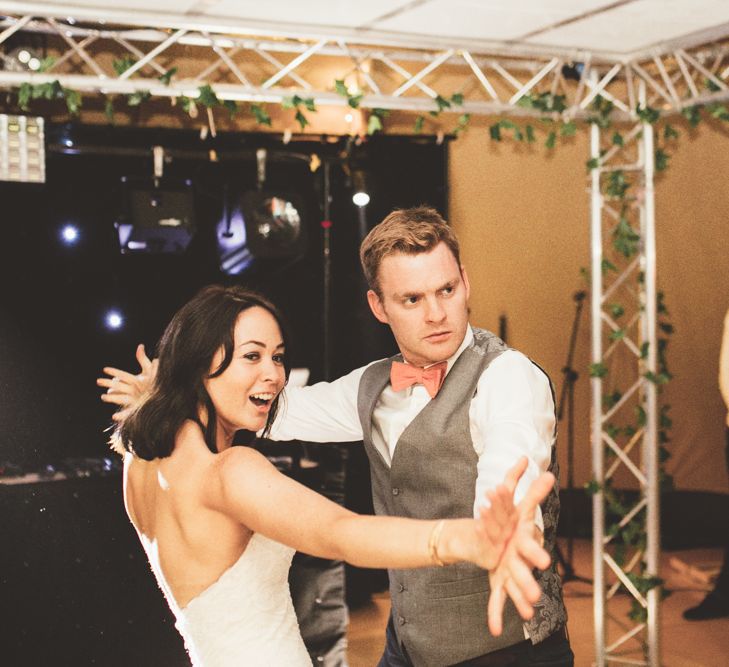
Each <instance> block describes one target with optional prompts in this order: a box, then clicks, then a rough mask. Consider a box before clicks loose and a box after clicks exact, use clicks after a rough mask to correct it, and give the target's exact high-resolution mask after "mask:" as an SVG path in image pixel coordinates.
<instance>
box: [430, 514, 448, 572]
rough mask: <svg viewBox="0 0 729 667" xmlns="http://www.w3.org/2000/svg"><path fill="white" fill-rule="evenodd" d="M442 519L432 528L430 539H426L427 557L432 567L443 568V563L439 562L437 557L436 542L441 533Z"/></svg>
mask: <svg viewBox="0 0 729 667" xmlns="http://www.w3.org/2000/svg"><path fill="white" fill-rule="evenodd" d="M444 523H445V520H444V519H441V520H440V521H439V522H438V523H436V524H435V526H433V530H432V531H431V532H430V538H429V539H428V555H429V556H430V560H431V562H432V563H433V565H437V566H438V567H443V566H444V565H445V563H444V562H443V561H442V560H441V558H440V556H439V555H438V542H439V540H440V534H441V532H442V531H443V524H444Z"/></svg>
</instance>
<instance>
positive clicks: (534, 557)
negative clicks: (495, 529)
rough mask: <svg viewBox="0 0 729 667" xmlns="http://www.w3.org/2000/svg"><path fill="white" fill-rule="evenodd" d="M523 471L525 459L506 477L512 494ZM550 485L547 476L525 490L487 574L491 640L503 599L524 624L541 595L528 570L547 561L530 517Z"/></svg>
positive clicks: (499, 622)
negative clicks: (506, 537)
mask: <svg viewBox="0 0 729 667" xmlns="http://www.w3.org/2000/svg"><path fill="white" fill-rule="evenodd" d="M522 466H523V467H522ZM524 469H526V459H525V458H524V459H522V460H520V462H519V463H517V465H516V466H514V468H512V470H511V471H509V474H507V478H506V479H505V486H507V487H508V488H511V489H512V493H513V489H514V488H516V482H518V480H519V478H520V477H521V475H522V474H523V472H524ZM519 470H521V472H519ZM554 481H555V480H554V475H552V474H551V473H548V472H547V473H543V474H542V475H541V476H540V477H538V478H537V479H536V480H535V481H534V482H533V483H532V485H531V486H530V487H529V490H528V491H527V493H526V496H524V499H523V500H522V501H521V502H520V503H519V504H518V505H517V508H516V509H517V514H518V522H517V525H516V528H515V530H514V531H513V534H512V535H511V537H510V538H509V540H508V542H507V544H506V547H505V549H504V552H503V554H502V556H501V560H500V561H499V563H498V565H497V566H496V567H495V568H493V569H492V570H490V571H489V582H490V585H491V593H490V596H489V604H488V625H489V630H490V631H491V634H493V635H494V636H498V635H500V634H501V632H502V629H503V620H502V615H503V611H504V605H505V603H506V596H507V595H508V596H509V597H510V598H511V599H512V601H513V602H514V605H515V606H516V609H517V611H518V612H519V615H520V616H521V617H522V618H523V619H525V620H528V619H530V618H531V617H532V616H533V615H534V608H533V605H534V604H536V603H537V602H538V601H539V598H540V596H541V593H542V591H541V589H540V587H539V584H538V583H537V582H536V580H535V579H534V576H533V575H532V569H533V568H535V567H536V568H539V569H540V570H543V569H545V568H547V567H549V563H550V560H551V559H550V556H549V554H548V553H547V552H546V551H545V550H544V549H543V548H542V546H541V541H542V540H541V533H540V532H539V530H538V529H537V527H536V526H535V525H534V515H535V512H536V508H537V506H538V505H539V503H541V502H542V501H543V500H544V498H546V497H547V494H549V492H550V491H551V490H552V487H553V486H554ZM512 484H513V486H512Z"/></svg>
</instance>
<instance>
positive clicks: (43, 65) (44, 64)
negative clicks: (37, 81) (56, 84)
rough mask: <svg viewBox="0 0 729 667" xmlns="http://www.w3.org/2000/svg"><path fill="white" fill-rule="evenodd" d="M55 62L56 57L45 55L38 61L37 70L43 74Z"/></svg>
mask: <svg viewBox="0 0 729 667" xmlns="http://www.w3.org/2000/svg"><path fill="white" fill-rule="evenodd" d="M55 64H56V58H54V57H53V56H46V57H45V58H43V60H41V61H40V66H39V67H38V72H39V73H40V74H43V73H44V72H47V71H48V70H49V69H51V67H53V66H54V65H55Z"/></svg>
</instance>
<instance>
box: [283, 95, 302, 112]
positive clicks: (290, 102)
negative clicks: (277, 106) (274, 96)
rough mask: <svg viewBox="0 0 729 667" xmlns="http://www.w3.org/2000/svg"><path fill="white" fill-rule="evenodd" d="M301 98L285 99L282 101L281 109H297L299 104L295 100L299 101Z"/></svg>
mask: <svg viewBox="0 0 729 667" xmlns="http://www.w3.org/2000/svg"><path fill="white" fill-rule="evenodd" d="M298 99H299V98H298V97H297V96H296V95H294V96H293V97H284V98H283V99H282V100H281V108H282V109H295V108H296V107H297V105H298V103H297V102H296V101H295V100H298Z"/></svg>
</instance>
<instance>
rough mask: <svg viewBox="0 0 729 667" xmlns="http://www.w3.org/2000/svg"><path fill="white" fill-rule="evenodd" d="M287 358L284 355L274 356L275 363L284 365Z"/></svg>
mask: <svg viewBox="0 0 729 667" xmlns="http://www.w3.org/2000/svg"><path fill="white" fill-rule="evenodd" d="M285 358H286V357H285V356H284V355H283V354H274V355H273V360H274V361H275V362H276V363H277V364H283V362H284V359H285Z"/></svg>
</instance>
